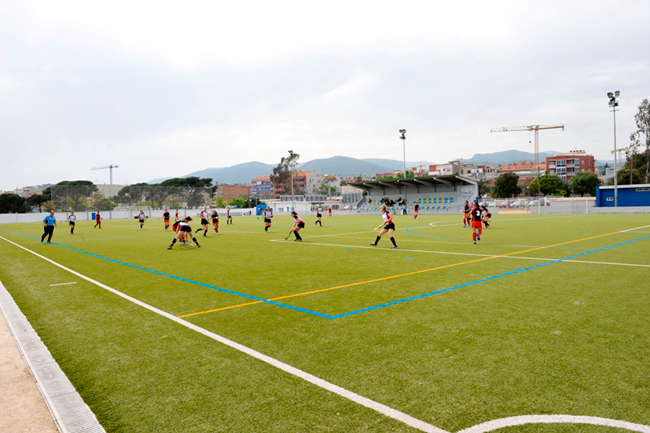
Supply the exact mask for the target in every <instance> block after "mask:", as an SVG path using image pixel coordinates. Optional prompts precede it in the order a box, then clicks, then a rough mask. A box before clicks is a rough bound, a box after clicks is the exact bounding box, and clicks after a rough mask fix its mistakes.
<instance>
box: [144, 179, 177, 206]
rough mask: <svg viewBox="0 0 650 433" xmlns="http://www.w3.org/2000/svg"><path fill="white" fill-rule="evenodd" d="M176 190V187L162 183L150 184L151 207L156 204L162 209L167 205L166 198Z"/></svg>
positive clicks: (148, 197)
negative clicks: (165, 185)
mask: <svg viewBox="0 0 650 433" xmlns="http://www.w3.org/2000/svg"><path fill="white" fill-rule="evenodd" d="M173 192H175V188H168V187H164V186H162V185H150V186H149V190H148V191H147V200H148V201H150V202H151V207H156V205H157V206H158V207H159V208H160V209H162V208H163V206H164V205H165V200H167V197H169V196H170V195H171V193H173Z"/></svg>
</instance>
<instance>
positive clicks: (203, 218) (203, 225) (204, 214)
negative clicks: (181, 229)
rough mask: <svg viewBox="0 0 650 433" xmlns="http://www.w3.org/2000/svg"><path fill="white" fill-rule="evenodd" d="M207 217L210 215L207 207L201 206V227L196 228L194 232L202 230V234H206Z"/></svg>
mask: <svg viewBox="0 0 650 433" xmlns="http://www.w3.org/2000/svg"><path fill="white" fill-rule="evenodd" d="M209 217H210V215H209V214H208V208H207V207H206V206H203V210H202V211H201V228H199V229H196V233H198V232H200V231H201V230H203V236H205V237H207V236H208V225H209V224H210V223H209V222H208V218H209Z"/></svg>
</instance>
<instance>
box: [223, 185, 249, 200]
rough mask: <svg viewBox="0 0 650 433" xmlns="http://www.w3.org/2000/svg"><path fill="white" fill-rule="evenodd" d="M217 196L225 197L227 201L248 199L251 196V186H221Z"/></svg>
mask: <svg viewBox="0 0 650 433" xmlns="http://www.w3.org/2000/svg"><path fill="white" fill-rule="evenodd" d="M217 195H218V196H221V197H223V198H224V199H225V200H226V201H228V200H232V199H235V198H240V197H244V198H248V197H250V195H251V186H250V185H242V184H239V183H236V184H234V185H227V184H223V183H222V184H219V186H218V187H217Z"/></svg>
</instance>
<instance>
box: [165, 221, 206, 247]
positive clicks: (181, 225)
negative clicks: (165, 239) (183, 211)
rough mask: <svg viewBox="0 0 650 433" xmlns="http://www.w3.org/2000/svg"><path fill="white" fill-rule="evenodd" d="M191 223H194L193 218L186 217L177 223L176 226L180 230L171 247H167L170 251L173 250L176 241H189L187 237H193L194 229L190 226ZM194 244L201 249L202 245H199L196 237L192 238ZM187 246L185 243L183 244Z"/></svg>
mask: <svg viewBox="0 0 650 433" xmlns="http://www.w3.org/2000/svg"><path fill="white" fill-rule="evenodd" d="M190 221H192V218H191V217H185V218H184V219H183V220H182V221H177V222H176V223H174V225H175V226H177V227H178V230H177V232H176V237H175V238H174V239H173V240H172V243H171V245H170V246H168V247H167V249H168V250H171V249H172V248H173V247H174V244H175V243H176V241H178V240H180V241H181V242H183V240H182V239H183V238H184V237H185V239H187V236H192V227H190V225H189V224H188V223H189V222H190ZM192 240H193V241H194V243H195V244H196V246H197V247H199V248H201V245H199V242H198V241H197V240H196V238H195V237H193V238H192ZM183 243H184V244H186V243H185V242H183Z"/></svg>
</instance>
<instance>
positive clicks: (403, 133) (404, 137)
mask: <svg viewBox="0 0 650 433" xmlns="http://www.w3.org/2000/svg"><path fill="white" fill-rule="evenodd" d="M399 133H400V134H402V135H401V136H400V137H399V138H401V139H402V145H403V149H404V201H405V202H406V188H407V185H406V129H400V130H399Z"/></svg>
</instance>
